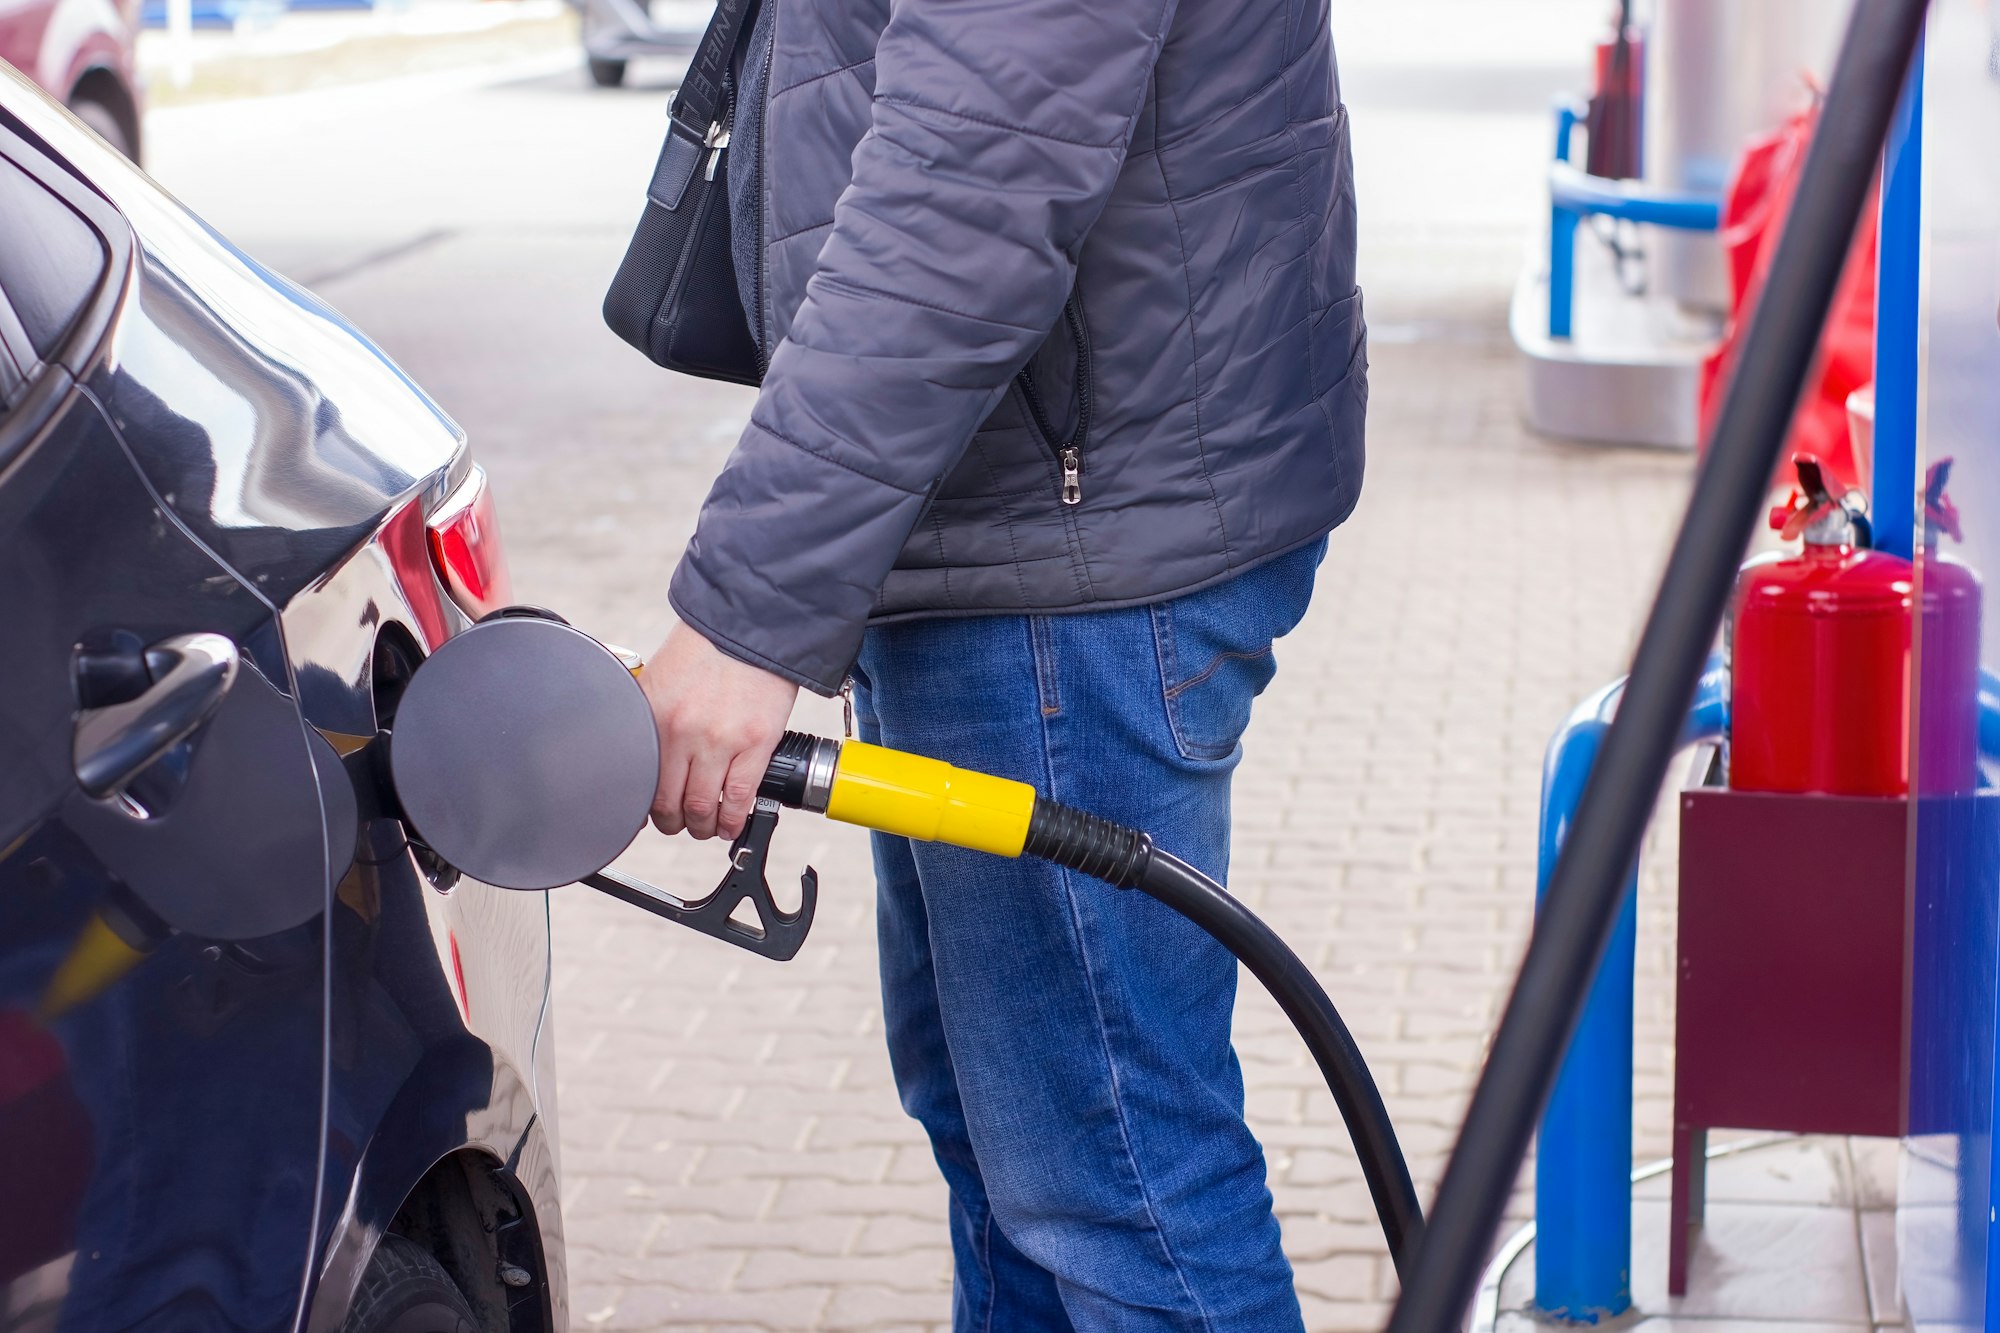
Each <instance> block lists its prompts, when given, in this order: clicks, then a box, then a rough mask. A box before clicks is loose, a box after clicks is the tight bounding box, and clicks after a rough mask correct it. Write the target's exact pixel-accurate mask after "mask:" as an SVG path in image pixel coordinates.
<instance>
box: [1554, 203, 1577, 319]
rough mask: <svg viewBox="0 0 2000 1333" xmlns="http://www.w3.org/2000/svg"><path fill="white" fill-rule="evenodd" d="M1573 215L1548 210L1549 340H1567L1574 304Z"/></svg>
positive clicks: (1574, 228)
mask: <svg viewBox="0 0 2000 1333" xmlns="http://www.w3.org/2000/svg"><path fill="white" fill-rule="evenodd" d="M1575 286H1576V214H1574V213H1572V212H1570V211H1569V210H1568V209H1567V208H1563V207H1561V206H1557V207H1555V208H1552V209H1551V210H1550V211H1549V337H1551V338H1567V337H1569V330H1570V308H1571V307H1572V306H1573V305H1574V304H1575V302H1576V294H1575Z"/></svg>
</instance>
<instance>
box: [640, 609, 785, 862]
mask: <svg viewBox="0 0 2000 1333" xmlns="http://www.w3.org/2000/svg"><path fill="white" fill-rule="evenodd" d="M639 686H640V688H641V689H643V690H644V691H645V692H646V700H647V702H648V703H650V704H652V706H653V721H654V723H655V724H656V725H657V726H658V727H659V731H660V785H659V787H658V789H657V790H656V791H655V792H654V793H653V825H654V827H656V828H658V829H659V830H660V832H662V833H679V832H680V831H681V830H682V829H686V830H687V831H688V832H689V833H692V834H694V836H695V837H697V838H712V837H714V836H715V835H716V834H717V833H720V834H721V835H722V836H723V837H725V838H734V837H736V835H738V834H739V833H741V832H742V831H743V825H744V823H745V822H746V821H747V820H748V819H749V818H750V809H751V806H752V805H753V804H754V803H755V802H756V799H757V784H758V783H760V782H762V781H763V780H764V770H765V769H766V768H767V767H769V766H770V763H771V753H772V751H774V750H776V749H777V748H778V741H779V739H780V738H781V737H782V736H783V735H784V734H785V722H786V720H787V719H789V718H790V717H791V715H792V703H793V701H795V700H796V699H797V698H798V693H799V687H798V686H796V685H794V684H792V682H790V681H788V680H785V679H784V678H783V677H780V676H774V675H772V674H771V673H770V672H768V671H766V670H764V669H763V668H762V667H756V666H751V665H750V664H749V663H747V662H739V661H737V660H736V659H735V658H733V657H731V656H729V654H727V653H725V652H723V651H722V650H721V649H719V648H717V647H716V646H715V645H714V644H712V643H710V642H709V641H708V640H707V639H705V638H703V637H702V636H701V634H699V633H698V632H697V631H695V630H691V629H689V628H688V627H687V626H686V625H680V624H676V625H675V626H674V627H673V628H672V629H671V630H669V631H668V632H667V639H666V642H665V643H662V644H661V645H660V650H659V651H658V652H657V653H654V654H653V658H652V660H651V661H649V662H647V663H646V666H645V669H644V670H643V671H641V672H640V673H639Z"/></svg>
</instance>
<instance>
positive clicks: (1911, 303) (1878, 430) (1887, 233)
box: [1869, 45, 1924, 560]
mask: <svg viewBox="0 0 2000 1333" xmlns="http://www.w3.org/2000/svg"><path fill="white" fill-rule="evenodd" d="M1923 90H1924V48H1923V47H1922V46H1921V45H1919V46H1918V47H1917V54H1916V58H1915V60H1913V61H1912V62H1911V65H1910V73H1909V77H1908V78H1907V79H1905V80H1904V83H1903V99H1902V101H1901V102H1899V103H1898V104H1897V106H1896V118H1895V120H1893V121H1892V122H1890V125H1889V142H1888V144H1887V146H1886V147H1885V148H1884V150H1883V154H1882V229H1881V238H1880V242H1879V245H1878V251H1877V256H1876V270H1875V464H1874V469H1873V477H1872V480H1871V482H1870V485H1869V491H1870V496H1869V499H1870V505H1869V511H1870V516H1871V518H1872V519H1873V520H1874V525H1875V545H1876V548H1877V549H1879V550H1883V551H1888V552H1891V553H1892V554H1895V555H1900V556H1902V557H1903V558H1904V559H1905V560H1908V559H1911V558H1912V554H1911V552H1912V547H1913V545H1914V541H1915V530H1916V508H1917V504H1918V500H1917V334H1918V327H1917V325H1918V320H1919V319H1920V318H1921V315H1922V310H1921V306H1922V301H1923V290H1922V286H1921V278H1922V263H1923V170H1924V97H1923Z"/></svg>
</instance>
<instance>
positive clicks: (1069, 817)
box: [1022, 798, 1424, 1274]
mask: <svg viewBox="0 0 2000 1333" xmlns="http://www.w3.org/2000/svg"><path fill="white" fill-rule="evenodd" d="M1022 853H1023V855H1028V856H1039V857H1042V858H1043V859H1045V860H1049V861H1053V862H1055V863H1056V864H1058V865H1062V866H1067V867H1069V868H1070V869H1072V870H1076V871H1080V872H1081V873H1083V874H1087V875H1094V876H1096V877H1097V878H1099V879H1102V880H1104V881H1105V882H1107V883H1109V884H1112V885H1114V886H1115V887H1117V888H1121V889H1125V888H1134V889H1137V890H1139V891H1140V892H1141V893H1144V894H1146V895H1147V896H1148V897H1151V898H1153V899H1155V900H1157V901H1159V902H1160V903H1163V904H1164V905H1166V906H1167V907H1170V908H1172V909H1173V910H1174V911H1176V912H1179V913H1180V914H1181V915H1182V916H1184V917H1186V918H1187V919H1188V920H1190V921H1192V922H1193V923H1194V924H1195V925H1197V926H1200V927H1201V928H1202V929H1203V930H1205V931H1207V932H1208V934H1209V935H1210V936H1212V937H1213V938H1214V939H1215V940H1216V942H1217V943H1219V944H1221V945H1222V947H1223V948H1225V949H1227V950H1229V952H1230V953H1232V954H1234V955H1235V956H1236V959H1237V961H1238V962H1240V963H1242V964H1243V966H1245V967H1247V968H1249V969H1250V973H1251V975H1252V976H1255V977H1256V978H1257V980H1258V981H1260V982H1262V983H1263V985H1264V989H1265V990H1267V991H1269V992H1270V993H1271V998H1273V999H1274V1000H1276V1001H1277V1002H1278V1007H1279V1008H1281V1009H1283V1010H1284V1011H1285V1017H1287V1018H1289V1019H1290V1020H1291V1021H1292V1026H1293V1027H1295V1028H1297V1029H1298V1032H1299V1036H1301V1037H1302V1038H1304V1039H1305V1043H1306V1049H1307V1050H1309V1051H1311V1052H1312V1057H1313V1060H1314V1062H1315V1063H1316V1064H1318V1065H1319V1071H1320V1074H1321V1076H1322V1077H1324V1078H1325V1079H1326V1086H1327V1090H1328V1091H1330V1092H1331V1093H1332V1094H1333V1100H1334V1103H1335V1104H1336V1105H1337V1106H1338V1107H1339V1108H1340V1116H1341V1119H1342V1120H1343V1121H1345V1122H1346V1124H1347V1133H1348V1137H1349V1138H1350V1139H1352V1140H1353V1143H1354V1153H1355V1157H1356V1158H1357V1159H1358V1160H1359V1161H1360V1163H1361V1174H1362V1176H1363V1178H1364V1179H1365V1180H1366V1181H1367V1182H1368V1193H1369V1195H1370V1197H1371V1198H1372V1199H1373V1200H1374V1203H1375V1215H1376V1217H1377V1218H1378V1219H1379V1220H1380V1222H1381V1224H1382V1235H1383V1237H1384V1238H1385V1239H1386V1240H1387V1241H1388V1244H1389V1253H1390V1255H1391V1257H1392V1258H1393V1259H1394V1260H1395V1263H1396V1271H1397V1273H1398V1274H1404V1273H1406V1271H1407V1270H1406V1267H1405V1266H1406V1265H1407V1264H1408V1263H1409V1262H1410V1259H1411V1256H1412V1254H1413V1253H1414V1252H1415V1250H1416V1241H1417V1239H1418V1237H1419V1236H1420V1235H1421V1234H1422V1231H1423V1226H1424V1218H1423V1210H1422V1208H1421V1207H1420V1206H1419V1205H1418V1203H1417V1189H1416V1185H1415V1184H1414V1183H1413V1182H1412V1181H1411V1179H1410V1168H1409V1164H1408V1163H1407V1162H1406V1161H1405V1160H1404V1158H1403V1148H1402V1145H1401V1144H1400V1143H1399V1142H1397V1139H1396V1129H1395V1126H1394V1125H1392V1124H1391V1123H1390V1121H1389V1111H1388V1108H1387V1107H1385V1106H1384V1105H1383V1104H1382V1094H1381V1092H1380V1090H1379V1089H1377V1088H1376V1086H1375V1078H1374V1075H1373V1074H1371V1073H1370V1072H1369V1069H1368V1062H1367V1061H1366V1060H1364V1059H1362V1057H1361V1049H1360V1047H1358V1046H1356V1045H1355V1043H1354V1037H1353V1034H1351V1033H1350V1032H1349V1031H1348V1030H1347V1024H1346V1023H1344V1022H1343V1021H1341V1017H1340V1011H1339V1010H1338V1009H1336V1008H1334V1005H1333V1001H1332V1000H1331V999H1329V998H1328V997H1327V993H1326V991H1325V989H1324V988H1322V987H1321V986H1320V984H1319V981H1318V980H1317V979H1316V978H1315V977H1314V976H1313V974H1312V972H1311V971H1310V970H1309V969H1308V968H1307V967H1306V965H1305V964H1304V963H1303V962H1302V961H1300V959H1299V956H1298V955H1297V954H1295V953H1293V952H1292V951H1291V949H1290V947H1289V946H1287V945H1286V943H1285V942H1284V941H1283V940H1282V939H1280V938H1278V934H1277V932H1276V931H1274V930H1272V929H1271V928H1270V927H1269V926H1267V925H1265V924H1264V922H1263V921H1262V919H1260V918H1259V917H1258V916H1257V914H1256V913H1255V912H1252V911H1251V910H1250V909H1249V908H1248V907H1245V906H1244V905H1243V904H1242V903H1241V902H1239V901H1238V900H1237V899H1236V898H1235V897H1233V896H1231V894H1230V893H1229V891H1228V890H1227V889H1225V888H1223V887H1222V886H1221V885H1220V884H1218V883H1216V882H1215V881H1214V880H1212V879H1210V878H1209V877H1208V876H1207V875H1204V874H1202V873H1201V872H1200V871H1199V870H1196V869H1195V868H1194V867H1193V866H1191V865H1189V864H1188V863H1187V862H1185V861H1183V860H1181V859H1180V858H1179V857H1177V856H1174V855H1172V854H1171V853H1168V852H1164V851H1161V850H1160V849H1159V848H1158V847H1155V846H1154V845H1153V840H1152V839H1151V838H1150V837H1148V836H1147V835H1146V834H1144V833H1141V832H1139V831H1138V830H1136V829H1128V828H1125V827H1123V826H1122V825H1118V824H1114V823H1112V822H1110V821H1109V820H1105V819H1099V818H1097V817H1096V816H1095V815H1087V814H1084V813H1083V812H1082V811H1079V810H1072V809H1070V808H1069V807H1067V806H1063V805H1058V804H1056V803H1055V802H1053V801H1049V800H1047V799H1046V798H1040V799H1037V800H1036V802H1035V808H1034V814H1033V815H1032V817H1031V818H1030V821H1029V825H1028V838H1027V844H1026V846H1025V847H1023V848H1022Z"/></svg>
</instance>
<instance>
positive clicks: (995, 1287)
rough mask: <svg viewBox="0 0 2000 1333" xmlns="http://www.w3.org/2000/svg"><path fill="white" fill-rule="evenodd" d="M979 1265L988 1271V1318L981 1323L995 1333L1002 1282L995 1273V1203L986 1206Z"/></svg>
mask: <svg viewBox="0 0 2000 1333" xmlns="http://www.w3.org/2000/svg"><path fill="white" fill-rule="evenodd" d="M979 1263H980V1266H981V1267H982V1268H984V1269H985V1270H986V1318H985V1319H984V1320H982V1321H981V1326H982V1327H983V1329H984V1331H985V1333H993V1310H994V1307H995V1306H997V1305H999V1303H1000V1292H999V1286H1000V1281H999V1279H998V1278H997V1277H995V1276H994V1273H993V1203H992V1200H990V1199H989V1200H988V1201H987V1204H986V1225H984V1226H982V1227H981V1228H979Z"/></svg>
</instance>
